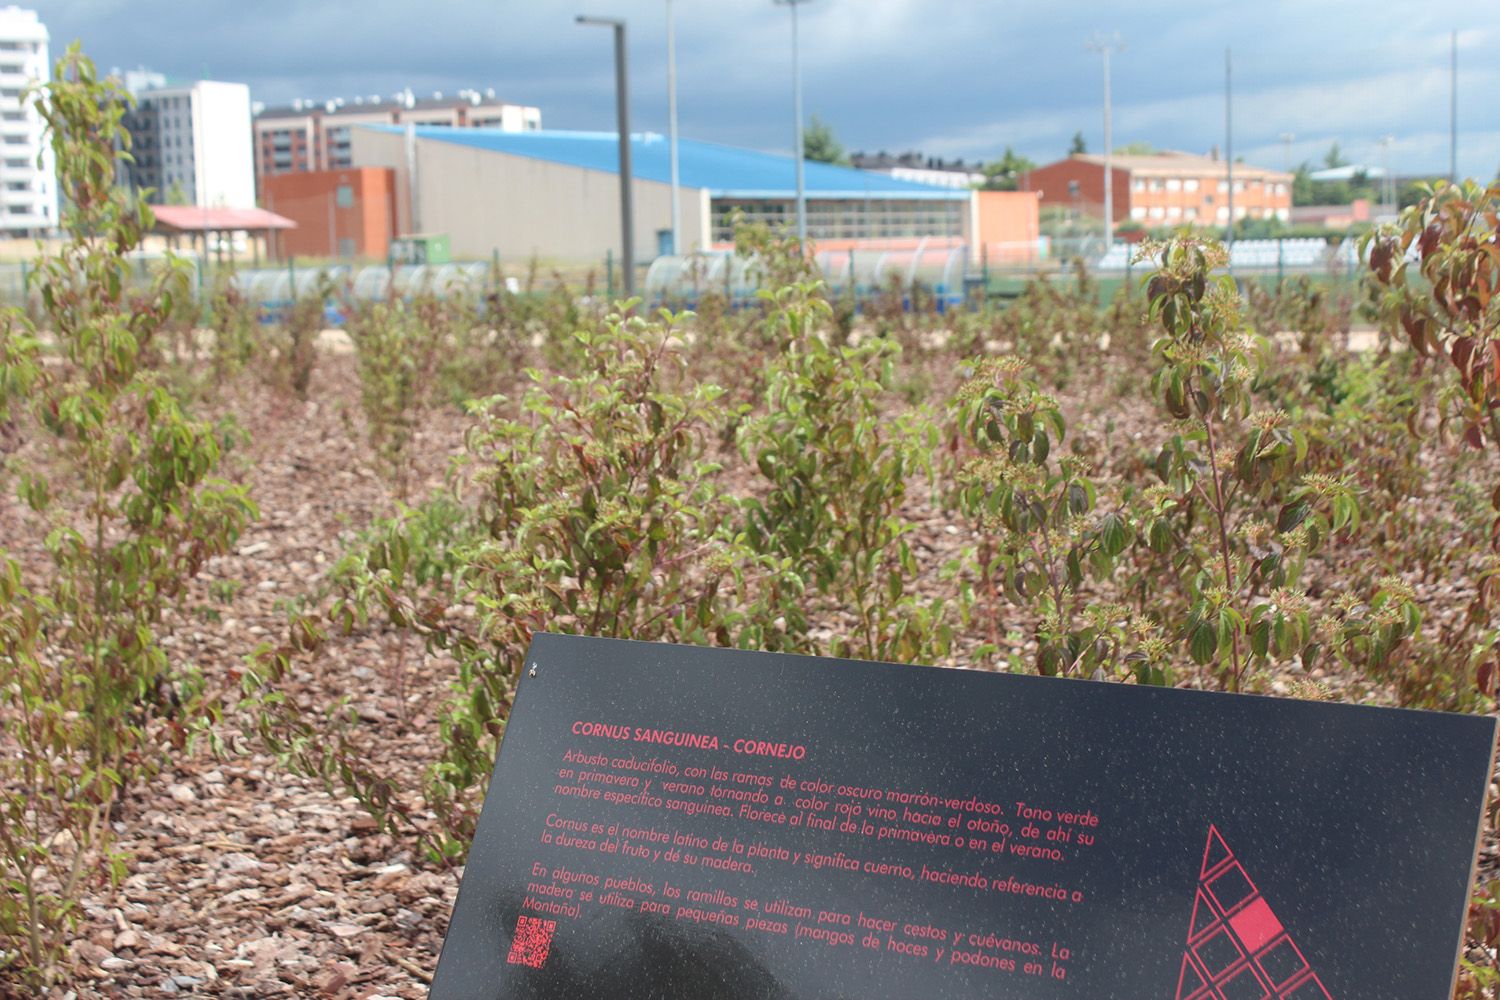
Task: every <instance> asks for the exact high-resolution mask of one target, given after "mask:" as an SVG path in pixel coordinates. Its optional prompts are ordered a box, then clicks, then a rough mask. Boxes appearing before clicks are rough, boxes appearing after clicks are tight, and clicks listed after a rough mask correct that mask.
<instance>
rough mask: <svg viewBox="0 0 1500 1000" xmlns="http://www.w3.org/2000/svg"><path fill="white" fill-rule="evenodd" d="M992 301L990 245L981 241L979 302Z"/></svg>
mask: <svg viewBox="0 0 1500 1000" xmlns="http://www.w3.org/2000/svg"><path fill="white" fill-rule="evenodd" d="M989 301H990V245H989V244H988V243H983V242H981V243H980V244H979V304H980V305H981V306H983V305H988V304H989Z"/></svg>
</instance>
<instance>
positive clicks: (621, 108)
mask: <svg viewBox="0 0 1500 1000" xmlns="http://www.w3.org/2000/svg"><path fill="white" fill-rule="evenodd" d="M575 20H576V21H577V22H578V23H579V24H592V25H598V26H600V27H606V28H613V29H614V30H615V119H616V127H617V128H618V129H619V132H620V242H621V246H620V270H621V272H622V274H623V277H624V281H623V282H622V285H623V287H624V289H625V297H626V298H629V297H630V296H631V295H633V294H635V249H634V246H633V244H634V236H635V233H634V230H635V221H634V214H635V213H634V206H633V205H632V204H631V188H632V185H631V172H630V94H629V91H628V90H627V88H626V82H625V81H626V75H625V22H624V21H622V20H620V19H619V18H614V17H588V16H586V15H584V14H579V15H578V16H577V18H575Z"/></svg>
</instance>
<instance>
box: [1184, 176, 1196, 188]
mask: <svg viewBox="0 0 1500 1000" xmlns="http://www.w3.org/2000/svg"><path fill="white" fill-rule="evenodd" d="M1182 189H1183V190H1184V191H1196V190H1198V180H1197V178H1194V177H1189V178H1188V179H1187V180H1185V181H1183V182H1182Z"/></svg>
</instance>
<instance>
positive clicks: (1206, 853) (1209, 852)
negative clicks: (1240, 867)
mask: <svg viewBox="0 0 1500 1000" xmlns="http://www.w3.org/2000/svg"><path fill="white" fill-rule="evenodd" d="M1233 856H1234V855H1233V854H1232V853H1231V852H1230V850H1229V845H1228V844H1226V843H1224V838H1223V837H1221V836H1219V828H1218V827H1215V826H1210V827H1209V828H1208V846H1207V847H1205V848H1204V849H1203V868H1202V870H1201V871H1199V872H1198V878H1199V879H1205V878H1208V873H1209V872H1211V871H1213V870H1214V869H1215V868H1217V867H1219V866H1220V865H1222V864H1223V863H1224V862H1225V861H1227V860H1229V859H1230V858H1232V857H1233Z"/></svg>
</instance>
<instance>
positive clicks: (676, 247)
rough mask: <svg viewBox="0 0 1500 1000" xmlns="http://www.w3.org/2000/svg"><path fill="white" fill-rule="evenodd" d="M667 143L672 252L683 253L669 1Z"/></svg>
mask: <svg viewBox="0 0 1500 1000" xmlns="http://www.w3.org/2000/svg"><path fill="white" fill-rule="evenodd" d="M667 142H668V145H669V146H670V155H671V160H672V252H673V253H675V254H680V253H682V206H681V205H680V204H679V203H678V196H677V185H678V181H679V176H678V171H677V17H676V15H675V14H674V13H673V11H672V0H667Z"/></svg>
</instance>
